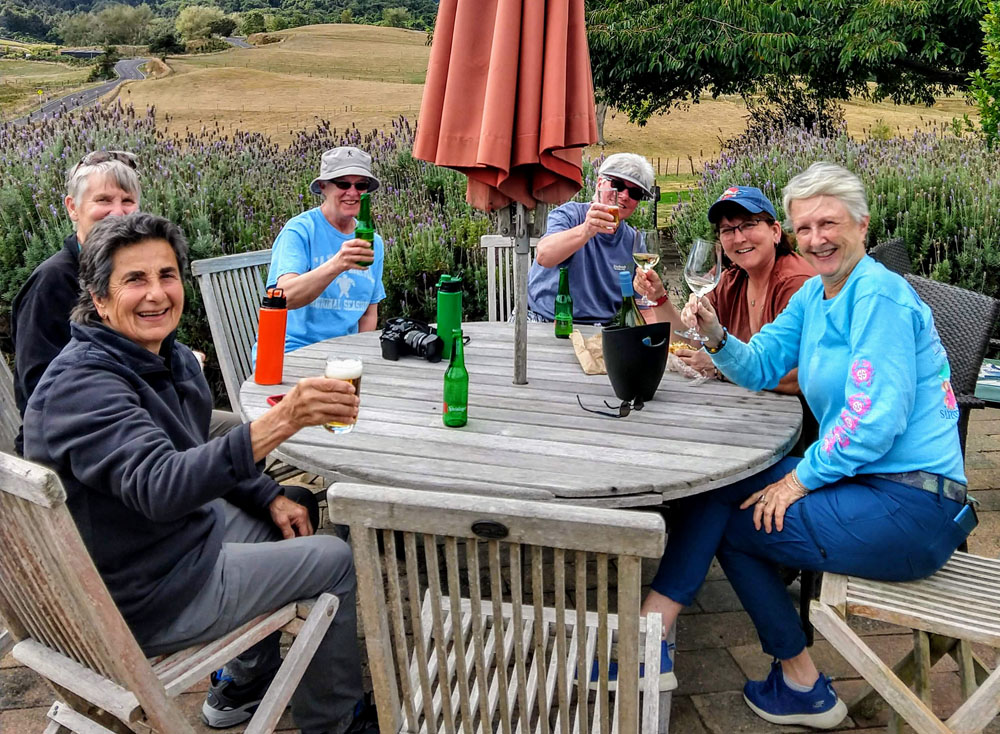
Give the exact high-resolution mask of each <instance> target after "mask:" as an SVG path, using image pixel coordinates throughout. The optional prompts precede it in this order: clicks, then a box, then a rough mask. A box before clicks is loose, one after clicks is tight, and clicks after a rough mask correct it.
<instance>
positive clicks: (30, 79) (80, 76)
mask: <svg viewBox="0 0 1000 734" xmlns="http://www.w3.org/2000/svg"><path fill="white" fill-rule="evenodd" d="M89 72H90V69H88V68H81V67H78V66H69V65H68V64H59V63H55V62H51V61H24V60H15V59H0V120H2V119H7V118H8V117H11V116H14V115H16V114H18V113H20V112H21V111H23V110H25V109H26V108H28V107H32V106H34V105H37V104H38V102H39V101H40V100H48V99H50V98H52V97H58V96H61V95H63V94H68V93H69V92H70V91H72V90H73V89H75V88H78V87H80V86H82V85H83V84H84V82H85V81H86V79H87V74H88V73H89ZM38 90H41V91H42V94H41V95H39V94H38Z"/></svg>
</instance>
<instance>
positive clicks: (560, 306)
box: [555, 265, 573, 339]
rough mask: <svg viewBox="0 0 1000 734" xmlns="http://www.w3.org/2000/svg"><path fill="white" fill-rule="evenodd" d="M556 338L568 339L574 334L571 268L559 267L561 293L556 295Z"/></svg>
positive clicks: (566, 266)
mask: <svg viewBox="0 0 1000 734" xmlns="http://www.w3.org/2000/svg"><path fill="white" fill-rule="evenodd" d="M555 322H556V336H557V337H559V338H560V339H568V338H569V335H570V334H572V333H573V296H571V295H570V294H569V266H568V265H562V266H560V267H559V292H558V293H556V308H555Z"/></svg>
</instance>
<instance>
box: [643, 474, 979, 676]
mask: <svg viewBox="0 0 1000 734" xmlns="http://www.w3.org/2000/svg"><path fill="white" fill-rule="evenodd" d="M799 461H800V459H798V458H786V459H784V460H782V461H780V462H778V463H777V464H775V465H774V466H772V467H770V468H769V469H766V470H764V471H763V472H761V473H759V474H756V475H754V476H752V477H749V478H747V479H744V480H742V481H740V482H736V483H735V484H731V485H729V486H728V487H722V488H720V489H717V490H714V491H712V492H707V493H705V494H703V495H698V496H695V497H689V498H686V499H684V500H681V501H679V502H678V503H677V505H678V506H677V512H676V514H675V516H674V521H673V523H672V526H671V530H670V537H669V539H668V541H667V548H666V551H665V552H664V554H663V558H662V559H661V560H660V567H659V569H658V571H657V573H656V577H655V578H654V579H653V582H652V584H651V586H652V588H653V589H654V590H655V591H657V592H659V593H660V594H663V595H664V596H666V597H669V598H670V599H672V600H674V601H676V602H678V603H680V604H684V605H685V606H686V605H689V604H691V603H692V602H693V601H694V598H695V594H697V592H698V589H699V588H700V587H701V584H702V582H703V581H704V580H705V575H706V574H707V573H708V567H709V565H710V564H711V562H712V558H713V556H718V558H719V563H720V564H721V565H722V568H723V570H724V571H725V572H726V576H727V578H728V579H729V582H730V583H731V584H732V585H733V589H735V591H736V594H737V595H738V596H739V598H740V601H741V602H742V604H743V608H744V609H746V611H747V613H748V614H749V615H750V617H751V619H752V620H753V623H754V626H755V627H756V628H757V634H758V635H759V636H760V641H761V647H762V648H763V649H764V652H765V653H767V654H769V655H772V656H774V657H776V658H779V659H781V660H787V659H788V658H792V657H795V656H796V655H798V654H799V653H800V652H802V650H804V649H805V645H806V638H805V633H804V632H803V630H802V625H801V622H800V620H799V615H798V612H797V611H796V610H795V606H794V605H793V604H792V600H791V598H790V597H789V595H788V592H787V590H786V589H785V584H784V582H783V581H782V579H781V576H780V574H779V572H778V569H777V566H778V565H781V566H786V567H788V568H800V569H808V570H812V571H831V572H833V573H843V574H852V575H856V576H862V577H864V578H870V579H880V580H885V581H910V580H913V579H919V578H923V577H925V576H929V575H930V574H932V573H934V572H935V571H936V570H938V569H939V568H941V566H943V565H944V564H945V562H946V561H947V560H948V558H949V557H950V556H951V554H952V552H954V550H955V549H956V548H957V547H958V546H959V545H960V544H961V543H962V541H963V540H965V536H966V534H965V532H964V531H962V529H961V528H960V527H959V526H958V525H957V524H956V523H955V522H954V520H953V518H954V517H955V515H957V514H958V512H959V510H961V509H962V505H961V504H960V503H958V502H955V501H953V500H949V499H945V498H944V497H941V496H938V495H935V494H931V493H930V492H925V491H923V490H920V489H915V488H913V487H910V486H907V485H905V484H898V483H897V482H891V481H888V480H885V479H879V478H876V477H873V476H858V477H853V478H851V479H845V480H842V481H840V482H837V483H835V484H832V485H829V486H827V487H822V488H820V489H817V490H814V491H812V492H810V493H809V494H808V495H806V496H805V497H803V498H802V499H800V500H799V501H797V502H795V503H794V504H792V505H791V506H790V507H789V508H788V510H787V512H786V513H785V520H784V528H783V529H782V530H781V532H778V531H777V530H773V529H772V531H771V532H770V533H767V532H765V531H764V530H763V528H761V529H760V530H757V529H756V528H754V525H753V507H749V508H747V509H746V510H740V505H741V504H742V503H743V501H744V500H746V499H747V497H749V496H750V495H751V494H753V493H754V492H756V491H758V490H761V489H763V488H764V487H766V486H768V485H769V484H772V483H773V482H776V481H778V480H779V479H781V477H783V476H784V475H785V474H787V473H788V472H790V471H791V470H792V469H794V468H795V466H796V464H797V463H798V462H799Z"/></svg>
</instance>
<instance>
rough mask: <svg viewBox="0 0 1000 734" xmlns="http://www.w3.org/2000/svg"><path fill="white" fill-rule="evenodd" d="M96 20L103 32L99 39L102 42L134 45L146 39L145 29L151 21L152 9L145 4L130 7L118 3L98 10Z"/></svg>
mask: <svg viewBox="0 0 1000 734" xmlns="http://www.w3.org/2000/svg"><path fill="white" fill-rule="evenodd" d="M96 21H97V26H98V27H99V28H100V29H101V30H102V32H103V38H102V39H101V40H102V41H103V42H104V43H122V44H128V45H131V46H135V45H137V44H139V43H142V42H143V41H144V40H145V39H146V33H147V29H148V28H149V25H150V23H152V22H153V11H152V10H151V9H150V7H149V6H148V5H145V4H143V5H139V6H137V7H132V6H131V5H124V4H122V3H118V4H115V5H108V6H106V7H105V8H103V9H102V10H101V11H100V12H98V13H97V16H96Z"/></svg>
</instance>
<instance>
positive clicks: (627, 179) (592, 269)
mask: <svg viewBox="0 0 1000 734" xmlns="http://www.w3.org/2000/svg"><path fill="white" fill-rule="evenodd" d="M655 185H656V180H655V177H654V175H653V167H652V166H651V165H650V164H649V161H647V160H646V159H645V158H643V157H642V156H641V155H636V154H635V153H615V154H613V155H609V156H608V157H607V158H606V159H605V161H604V163H602V164H601V167H600V169H599V171H598V175H597V192H595V194H594V199H593V201H591V202H590V203H589V204H587V203H582V202H579V201H570V202H567V203H565V204H563V205H562V206H560V207H557V208H556V209H553V210H552V211H551V212H549V217H548V222H547V225H546V231H545V236H544V237H542V239H540V240H539V241H538V251H537V253H536V254H535V262H534V263H533V264H532V266H531V270H530V271H529V273H528V319H529V320H531V321H552V320H553V318H554V317H555V297H556V291H557V290H558V288H559V268H560V266H567V267H568V268H569V289H570V295H571V296H573V320H574V321H576V322H578V323H584V324H587V323H590V324H595V323H598V324H603V323H606V322H607V321H610V320H611V318H612V317H613V316H614V315H615V312H616V311H617V310H618V306H619V304H621V301H622V295H621V286H620V284H619V280H618V271H628V272H631V271H632V269H633V268H634V262H633V260H632V244H633V241H634V239H635V237H636V231H635V229H634V228H633V227H631V226H630V225H628V224H626V223H625V222H626V220H627V219H628V218H629V217H631V216H632V214H634V213H635V209H636V207H637V206H638V205H639V202H640V201H641V200H643V199H652V198H653V189H654V188H655ZM599 194H601V195H599ZM613 207H617V210H618V214H617V217H616V216H615V215H614V214H613V213H612V210H613Z"/></svg>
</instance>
